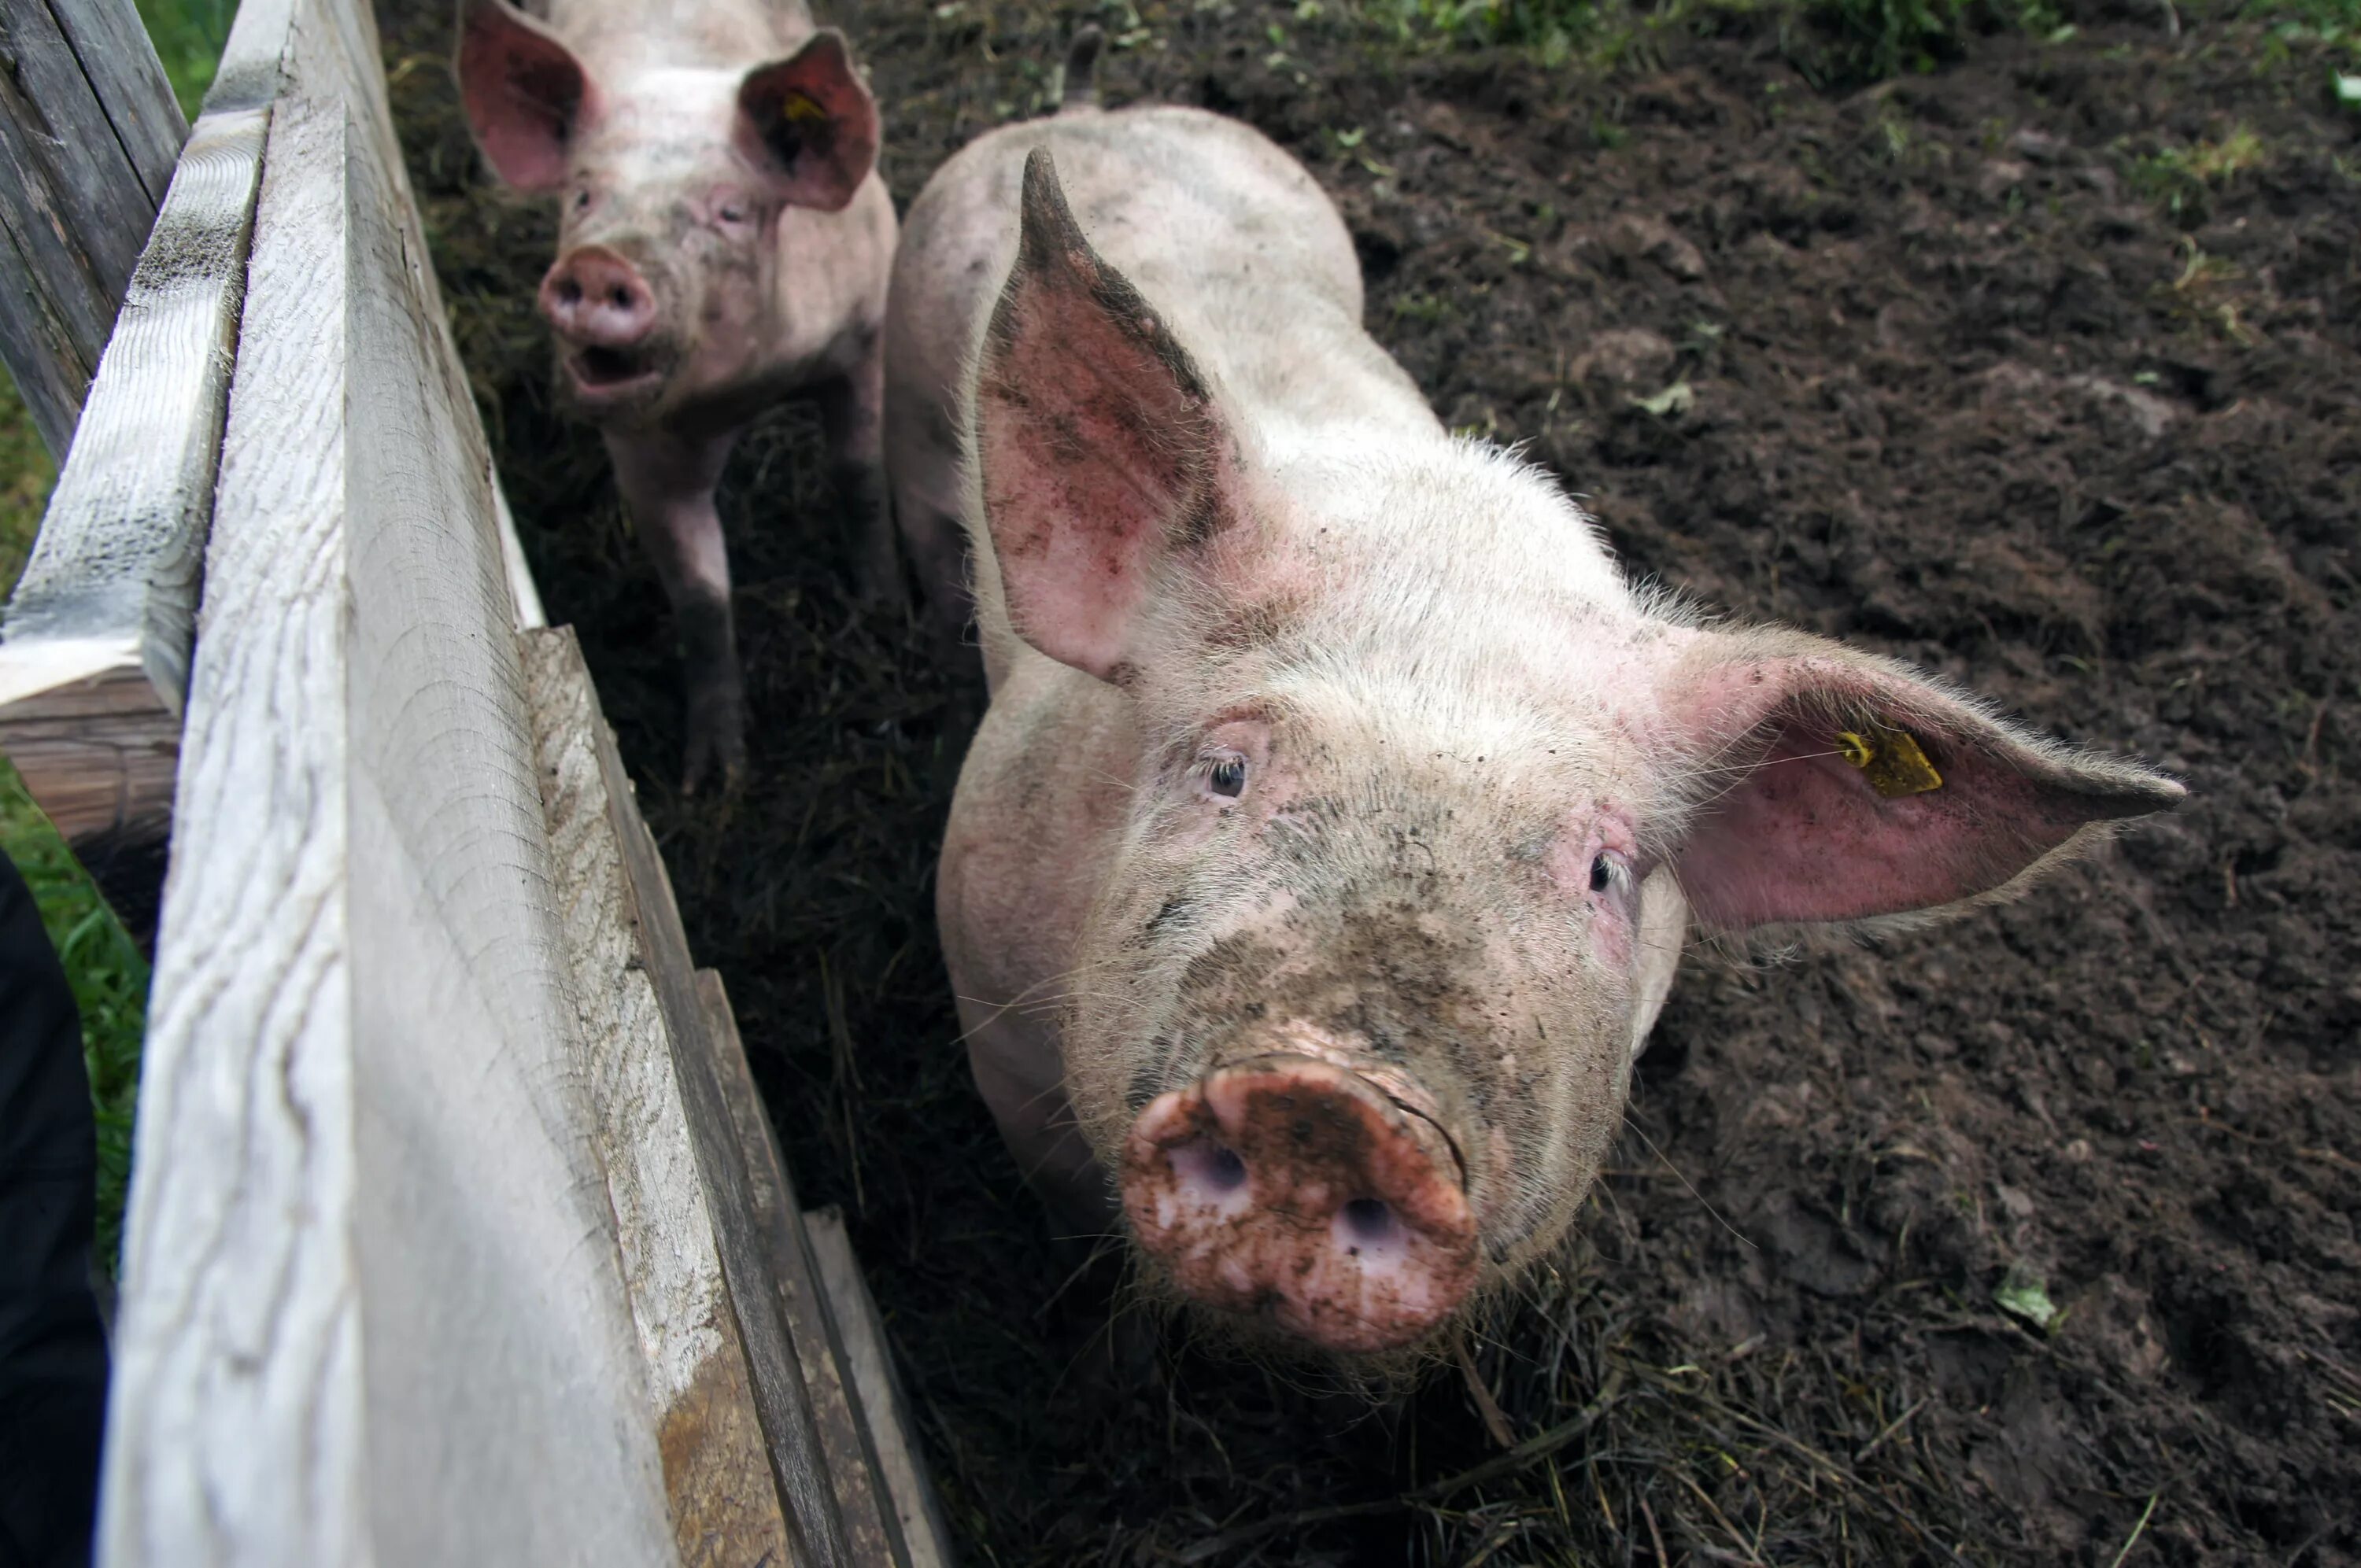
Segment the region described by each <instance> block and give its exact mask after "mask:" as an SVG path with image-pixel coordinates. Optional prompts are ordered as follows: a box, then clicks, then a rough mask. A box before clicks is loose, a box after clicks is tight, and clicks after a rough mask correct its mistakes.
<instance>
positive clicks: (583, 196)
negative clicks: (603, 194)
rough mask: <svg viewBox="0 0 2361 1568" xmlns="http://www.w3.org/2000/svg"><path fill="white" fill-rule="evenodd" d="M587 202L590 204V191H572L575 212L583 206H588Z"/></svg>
mask: <svg viewBox="0 0 2361 1568" xmlns="http://www.w3.org/2000/svg"><path fill="white" fill-rule="evenodd" d="M589 204H590V192H588V191H577V192H574V210H575V211H576V212H577V213H578V212H580V211H581V210H582V209H583V208H585V207H587V206H588V205H589Z"/></svg>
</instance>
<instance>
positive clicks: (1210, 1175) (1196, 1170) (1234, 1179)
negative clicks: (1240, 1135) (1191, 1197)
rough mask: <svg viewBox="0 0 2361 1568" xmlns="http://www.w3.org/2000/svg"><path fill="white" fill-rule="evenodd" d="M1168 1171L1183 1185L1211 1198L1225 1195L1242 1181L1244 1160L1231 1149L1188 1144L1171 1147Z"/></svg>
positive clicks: (1241, 1184)
mask: <svg viewBox="0 0 2361 1568" xmlns="http://www.w3.org/2000/svg"><path fill="white" fill-rule="evenodd" d="M1172 1171H1173V1174H1174V1175H1176V1176H1178V1177H1179V1178H1180V1179H1181V1180H1182V1181H1183V1182H1184V1183H1186V1184H1187V1185H1189V1186H1191V1187H1197V1188H1201V1189H1202V1190H1204V1191H1206V1192H1207V1193H1210V1194H1212V1195H1213V1196H1214V1197H1225V1196H1227V1195H1228V1194H1230V1193H1232V1192H1235V1191H1236V1190H1238V1189H1239V1188H1241V1187H1244V1186H1245V1185H1246V1161H1245V1160H1243V1159H1240V1158H1239V1157H1238V1156H1237V1152H1236V1151H1235V1150H1234V1149H1226V1148H1224V1147H1223V1146H1221V1145H1219V1144H1213V1143H1201V1144H1190V1145H1187V1146H1183V1147H1180V1148H1177V1149H1174V1150H1173V1151H1172Z"/></svg>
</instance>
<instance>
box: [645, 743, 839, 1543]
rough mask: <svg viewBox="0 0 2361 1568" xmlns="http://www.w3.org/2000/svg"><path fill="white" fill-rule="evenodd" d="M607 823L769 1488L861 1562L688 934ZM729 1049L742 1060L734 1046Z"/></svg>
mask: <svg viewBox="0 0 2361 1568" xmlns="http://www.w3.org/2000/svg"><path fill="white" fill-rule="evenodd" d="M601 740H602V746H601V751H600V762H601V764H602V766H603V767H604V768H605V769H606V770H607V776H608V795H609V799H612V800H622V801H629V800H630V799H631V784H630V782H629V780H628V779H627V778H626V777H625V775H624V773H623V767H622V762H621V760H620V758H619V757H617V756H616V755H615V751H614V747H613V744H612V740H611V737H608V736H606V735H605V734H604V729H603V726H602V727H601ZM615 828H616V837H617V840H618V844H619V847H620V850H621V851H622V857H623V863H624V866H625V868H626V870H627V872H628V873H629V883H630V887H631V908H632V918H633V919H634V920H635V921H636V923H637V924H638V927H639V931H640V941H641V944H642V946H641V950H642V953H643V954H644V956H645V962H646V965H647V973H648V977H649V979H650V980H651V981H653V985H654V990H655V995H656V999H657V1002H658V1004H659V1006H660V1007H661V1008H662V1010H663V1013H664V1020H665V1025H666V1034H667V1036H668V1037H669V1038H670V1040H671V1042H672V1046H673V1050H674V1058H673V1069H674V1072H675V1075H676V1079H677V1081H678V1083H679V1086H680V1096H681V1108H682V1111H683V1113H685V1115H686V1121H687V1125H688V1134H689V1143H690V1146H691V1147H692V1148H693V1149H694V1151H695V1153H696V1159H697V1176H698V1179H699V1180H700V1181H701V1182H702V1184H703V1186H704V1190H705V1200H706V1206H707V1210H708V1212H709V1213H710V1214H711V1216H712V1222H713V1235H714V1241H715V1243H716V1245H717V1247H718V1249H719V1253H720V1255H721V1263H722V1274H723V1277H724V1278H725V1279H726V1280H727V1281H728V1282H729V1287H730V1299H731V1300H732V1301H733V1302H734V1303H735V1304H736V1306H737V1310H738V1324H739V1330H740V1332H741V1335H742V1337H743V1339H744V1342H745V1345H746V1352H747V1357H748V1361H749V1364H750V1365H751V1366H752V1372H753V1386H754V1395H755V1400H756V1404H757V1406H758V1408H759V1409H760V1410H761V1412H762V1420H763V1435H764V1436H765V1437H766V1438H767V1439H768V1440H769V1444H770V1453H771V1464H772V1469H773V1473H774V1475H775V1476H776V1478H777V1481H778V1486H779V1495H780V1496H781V1497H783V1498H784V1499H785V1501H786V1504H787V1508H788V1510H789V1512H790V1513H791V1514H792V1515H793V1516H794V1519H795V1521H796V1528H797V1530H799V1531H800V1533H801V1534H802V1537H803V1541H804V1543H805V1545H806V1547H807V1550H808V1551H809V1552H810V1556H811V1559H812V1560H813V1561H815V1562H818V1563H829V1564H840V1563H841V1564H854V1563H861V1564H864V1568H865V1565H866V1564H867V1563H873V1562H876V1561H878V1560H877V1559H874V1558H862V1557H860V1556H857V1555H855V1553H854V1552H853V1547H852V1542H851V1541H849V1540H848V1539H847V1536H846V1531H845V1521H844V1519H843V1516H842V1514H841V1512H840V1508H839V1507H838V1501H837V1489H836V1483H835V1479H834V1476H833V1475H832V1472H831V1467H830V1463H829V1461H830V1457H831V1456H830V1455H829V1452H828V1450H827V1448H826V1447H825V1446H824V1444H823V1442H822V1439H821V1436H820V1433H819V1431H818V1426H817V1424H816V1420H815V1415H814V1411H813V1408H812V1399H811V1395H810V1386H809V1384H808V1382H807V1377H808V1376H810V1373H811V1366H812V1363H813V1362H814V1361H815V1360H817V1359H818V1358H821V1357H824V1356H825V1355H826V1354H828V1353H827V1349H826V1346H825V1345H824V1344H823V1343H813V1342H811V1341H809V1340H807V1339H805V1338H804V1337H802V1336H799V1335H798V1334H797V1333H796V1331H795V1327H794V1325H793V1322H792V1321H791V1320H790V1319H789V1317H788V1315H787V1313H786V1310H785V1303H784V1302H783V1300H782V1299H781V1296H780V1292H779V1288H778V1282H777V1275H776V1272H775V1269H776V1265H777V1261H778V1260H777V1255H776V1253H775V1251H774V1248H773V1247H772V1245H771V1244H770V1242H769V1240H768V1238H767V1237H766V1236H765V1235H764V1234H763V1230H762V1229H761V1227H760V1226H759V1224H758V1223H757V1219H756V1216H757V1214H758V1212H759V1211H758V1209H757V1207H756V1204H755V1201H754V1195H753V1191H752V1181H751V1179H750V1177H749V1175H748V1171H747V1166H746V1161H745V1157H744V1155H743V1153H742V1151H741V1147H740V1145H739V1141H738V1135H737V1124H736V1123H735V1122H734V1121H733V1119H732V1117H731V1114H730V1104H729V1100H728V1096H727V1091H725V1090H724V1089H723V1087H722V1081H721V1074H720V1072H719V1069H718V1068H717V1065H716V1058H717V1057H718V1056H719V1050H718V1048H717V1046H716V1043H715V1039H714V1036H713V1035H712V1033H711V1031H710V1029H709V1027H708V1012H707V1007H706V1003H705V998H704V996H703V994H702V992H700V990H699V987H698V984H697V970H696V965H695V963H694V961H693V960H692V959H690V957H689V953H688V938H687V937H686V934H685V933H684V932H683V931H682V929H681V925H680V911H679V909H678V907H677V906H676V905H675V903H674V902H673V895H672V879H671V878H670V876H669V875H667V874H666V872H665V871H664V858H663V856H661V855H660V854H658V853H657V851H656V843H655V839H653V837H652V836H651V835H650V834H649V832H648V829H647V825H646V823H644V822H643V821H642V820H641V817H640V815H639V812H638V810H637V808H636V807H634V808H632V809H631V810H629V811H626V812H623V813H620V816H619V817H618V818H617V820H616V822H615ZM736 1043H737V1042H736V1036H734V1034H733V1035H732V1036H731V1037H730V1041H729V1044H730V1046H732V1047H735V1045H736ZM739 1059H740V1061H741V1063H742V1061H743V1059H744V1058H743V1057H742V1055H741V1057H740V1058H739Z"/></svg>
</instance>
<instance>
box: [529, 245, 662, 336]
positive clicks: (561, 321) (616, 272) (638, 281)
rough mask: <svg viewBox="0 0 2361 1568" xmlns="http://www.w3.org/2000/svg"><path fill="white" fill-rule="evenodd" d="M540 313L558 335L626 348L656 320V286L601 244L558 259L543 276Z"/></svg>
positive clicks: (644, 333) (570, 251)
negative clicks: (654, 288) (651, 286)
mask: <svg viewBox="0 0 2361 1568" xmlns="http://www.w3.org/2000/svg"><path fill="white" fill-rule="evenodd" d="M541 313H542V314H543V315H544V316H546V317H548V318H549V324H550V325H552V326H554V327H555V328H556V329H557V332H558V335H559V336H561V337H564V338H565V339H566V340H567V341H568V342H570V343H575V344H578V345H583V346H585V347H590V348H629V347H631V345H633V344H635V343H638V342H639V341H640V340H641V339H642V338H644V337H645V336H647V335H648V333H649V332H650V331H651V330H652V329H653V327H654V326H655V324H656V297H655V291H653V290H652V289H650V288H649V287H648V280H646V279H645V278H643V277H642V276H641V275H640V269H638V268H636V267H634V266H632V265H631V263H630V262H629V261H626V260H624V259H623V258H621V257H620V256H618V255H616V254H615V253H614V252H613V251H611V250H609V249H608V248H606V247H604V246H596V245H591V246H584V247H581V248H580V249H578V250H569V251H567V252H566V254H565V255H563V256H561V257H559V258H557V261H556V264H555V265H554V266H553V267H551V268H550V269H549V273H548V276H546V277H544V279H542V280H541Z"/></svg>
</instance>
